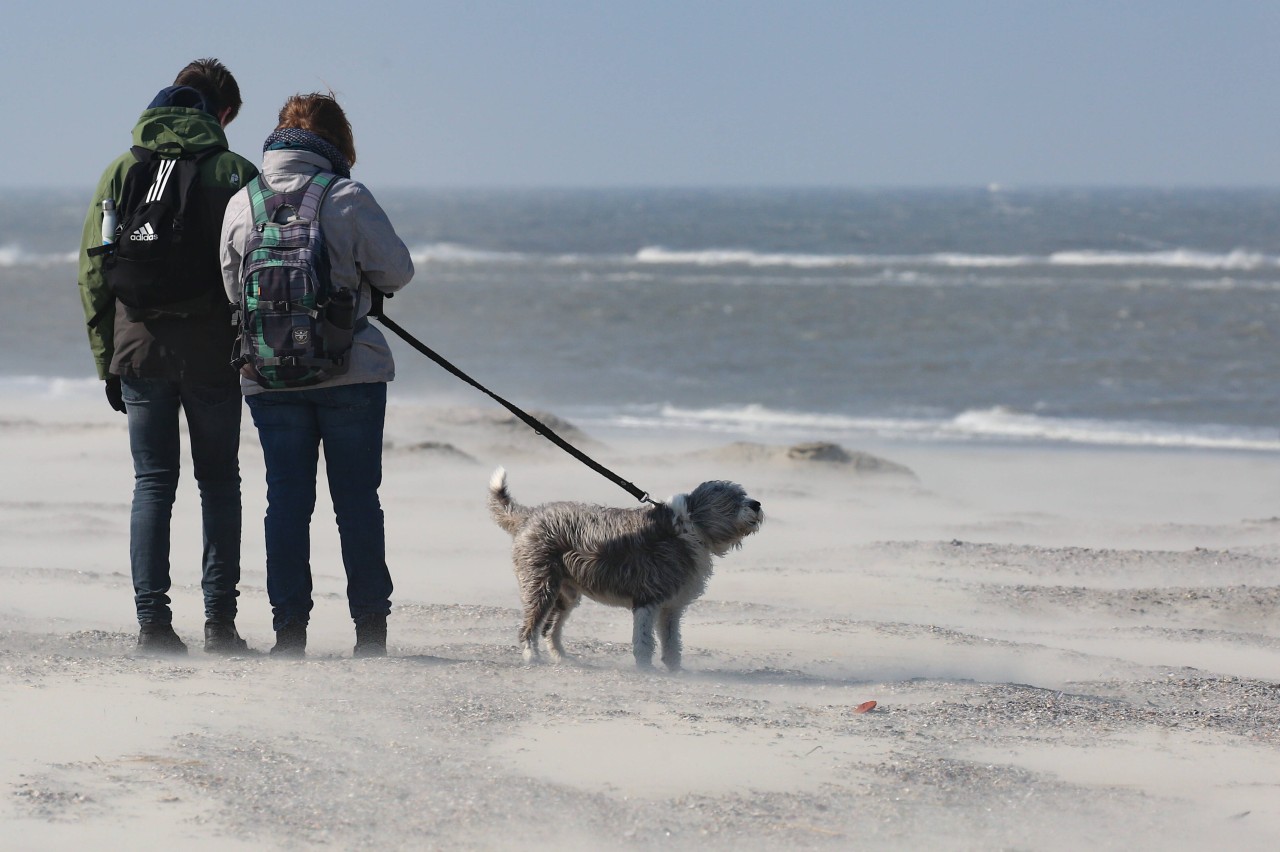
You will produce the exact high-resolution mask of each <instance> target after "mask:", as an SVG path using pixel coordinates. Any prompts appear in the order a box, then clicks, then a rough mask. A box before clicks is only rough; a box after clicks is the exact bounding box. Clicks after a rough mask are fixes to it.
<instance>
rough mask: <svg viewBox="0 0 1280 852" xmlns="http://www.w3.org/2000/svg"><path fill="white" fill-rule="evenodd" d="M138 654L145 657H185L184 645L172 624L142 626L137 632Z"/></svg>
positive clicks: (185, 649)
mask: <svg viewBox="0 0 1280 852" xmlns="http://www.w3.org/2000/svg"><path fill="white" fill-rule="evenodd" d="M138 653H139V654H142V655H143V656H146V657H185V656H186V655H187V646H186V644H185V643H184V642H183V641H182V640H181V639H179V638H178V634H177V633H175V632H173V625H172V624H144V625H142V627H141V629H140V630H139V631H138Z"/></svg>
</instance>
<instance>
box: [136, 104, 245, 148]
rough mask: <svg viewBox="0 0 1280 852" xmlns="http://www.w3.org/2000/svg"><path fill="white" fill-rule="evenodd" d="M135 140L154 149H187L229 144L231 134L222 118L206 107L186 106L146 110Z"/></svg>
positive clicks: (141, 117)
mask: <svg viewBox="0 0 1280 852" xmlns="http://www.w3.org/2000/svg"><path fill="white" fill-rule="evenodd" d="M133 144H135V145H141V146H142V147H143V148H148V149H150V150H152V151H156V150H159V149H160V148H173V147H175V146H176V147H179V148H181V149H182V150H183V151H186V152H187V153H195V152H197V151H203V150H205V149H206V148H226V147H227V134H226V133H224V132H223V130H222V125H220V124H218V120H217V119H216V118H214V117H213V116H212V115H210V114H209V113H207V112H205V111H204V110H202V109H196V108H194V107H185V106H162V107H151V108H148V109H146V110H143V112H142V115H141V116H140V117H139V118H138V123H137V124H136V125H134V128H133Z"/></svg>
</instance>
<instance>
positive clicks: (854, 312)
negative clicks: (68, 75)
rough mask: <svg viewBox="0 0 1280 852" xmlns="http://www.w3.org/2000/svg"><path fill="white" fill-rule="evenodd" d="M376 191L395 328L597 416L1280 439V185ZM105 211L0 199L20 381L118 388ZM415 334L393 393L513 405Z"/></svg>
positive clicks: (639, 424) (852, 430)
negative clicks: (91, 343)
mask: <svg viewBox="0 0 1280 852" xmlns="http://www.w3.org/2000/svg"><path fill="white" fill-rule="evenodd" d="M370 189H372V191H373V192H374V194H375V195H376V196H377V197H378V198H379V200H380V201H381V203H382V204H383V206H384V207H385V208H386V210H387V212H388V214H389V215H390V217H391V220H392V222H393V223H394V225H395V227H396V229H397V231H398V232H399V233H400V235H401V236H402V238H403V239H404V241H405V243H406V244H407V245H408V246H409V247H410V250H411V252H412V253H413V257H414V262H415V264H416V267H417V275H416V276H415V279H414V281H413V282H412V283H411V284H410V285H409V287H408V288H407V289H406V290H405V291H404V292H403V293H401V294H400V295H398V296H397V297H396V298H394V299H393V300H391V301H389V302H388V303H387V313H388V315H390V316H392V317H393V318H394V319H395V320H396V321H398V322H399V323H400V324H401V325H403V326H404V327H406V328H407V329H409V330H410V331H412V332H413V333H415V334H416V335H417V336H419V337H420V338H421V339H422V340H423V341H424V342H425V343H427V345H429V346H431V347H432V348H434V349H435V350H436V351H437V352H439V353H440V354H442V355H443V356H444V357H446V358H448V359H450V360H451V361H452V362H453V363H454V364H456V365H457V366H458V367H460V368H461V369H462V370H464V371H466V372H467V373H469V374H471V375H472V376H473V377H474V378H475V379H476V380H478V381H479V382H481V383H482V384H484V385H486V386H488V387H489V388H491V389H492V390H493V391H495V392H496V393H498V394H499V395H502V396H505V397H506V398H508V399H510V400H511V401H512V402H514V403H516V404H517V405H520V406H522V407H525V408H529V409H537V410H542V411H552V412H554V413H556V414H558V415H560V416H562V417H564V418H566V419H569V420H571V421H574V422H577V423H578V424H579V425H582V426H585V427H587V428H591V427H593V426H594V427H598V428H610V429H617V428H634V429H643V430H651V431H652V430H663V429H681V430H686V431H687V430H697V431H706V432H717V433H725V434H729V433H731V434H734V435H753V434H754V435H759V436H771V437H775V438H781V439H786V438H793V437H794V438H809V439H816V438H822V439H830V440H844V441H857V440H859V439H865V438H869V437H874V438H876V439H880V440H890V441H893V440H911V441H917V440H925V441H966V442H981V441H987V442H990V441H1016V442H1024V443H1046V444H1048V443H1052V444H1078V443H1085V444H1094V445H1117V446H1139V447H1142V446H1147V447H1170V448H1180V447H1188V448H1220V449H1228V450H1245V451H1261V452H1274V451H1280V430H1278V425H1280V382H1278V381H1277V377H1278V376H1280V347H1277V322H1278V321H1280V191H1275V190H1258V191H1244V190H1238V191H1211V190H1177V191H1173V190H1170V191H1159V190H1035V191H1017V190H1010V189H1002V188H999V187H990V188H985V189H972V190H794V191H788V190H745V189H744V190H597V191H592V190H580V191H567V190H566V191H556V190H512V191H488V190H486V191H479V190H473V191H464V190H447V191H446V190H405V189H397V188H395V187H378V186H373V187H370ZM82 196H83V197H82ZM92 201H93V199H90V198H89V197H88V193H87V192H86V193H74V192H70V191H59V192H54V193H45V194H35V193H31V192H19V193H16V194H10V195H8V196H7V197H6V198H5V199H4V200H3V201H0V293H2V294H3V297H4V306H5V307H4V310H3V311H2V312H0V346H2V347H3V353H4V358H3V359H0V392H6V393H33V392H41V391H51V392H53V391H55V389H56V392H64V393H73V392H76V389H78V388H80V389H86V390H85V392H94V393H97V392H99V391H98V390H97V388H96V382H95V381H93V378H92V377H93V373H92V364H91V361H90V358H89V353H88V347H87V343H86V341H85V336H84V330H83V325H84V316H83V312H82V310H81V308H80V303H79V297H78V294H77V289H76V285H75V279H76V262H75V261H76V251H77V248H78V244H79V240H80V233H81V227H82V224H83V219H84V215H85V213H86V212H87V211H88V208H89V205H90V203H92ZM388 336H390V333H389V332H388ZM393 348H394V350H395V353H396V360H397V377H396V381H395V384H394V385H393V388H392V399H393V400H398V401H401V402H405V401H422V402H428V403H444V404H468V405H488V404H492V403H490V402H489V401H488V399H487V398H486V397H484V396H483V395H482V394H480V393H479V392H478V391H475V390H474V389H472V388H470V387H468V386H466V385H464V384H462V383H461V382H459V381H458V380H457V379H456V378H454V377H453V376H451V375H449V374H447V373H446V372H444V371H443V370H441V369H440V368H439V367H437V366H436V365H434V364H432V363H431V362H429V361H427V360H426V359H424V358H422V357H421V356H420V355H418V354H417V353H416V352H414V351H413V350H411V349H409V348H408V347H406V346H404V345H403V344H401V343H399V341H394V340H393Z"/></svg>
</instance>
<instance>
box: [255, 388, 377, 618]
mask: <svg viewBox="0 0 1280 852" xmlns="http://www.w3.org/2000/svg"><path fill="white" fill-rule="evenodd" d="M245 399H246V401H247V402H248V404H249V412H250V413H251V414H252V415H253V423H254V425H255V426H256V427H257V428H258V438H259V440H260V441H261V442H262V456H263V459H264V461H265V462H266V466H267V518H266V542H267V597H268V598H269V599H270V600H271V612H272V614H273V615H274V619H273V623H274V626H275V629H276V630H279V629H281V628H282V627H283V626H284V625H286V624H291V623H301V624H306V623H307V622H308V621H309V620H310V617H311V607H312V600H311V590H312V584H311V515H312V513H313V512H314V510H315V506H316V466H317V463H318V460H319V451H320V446H321V444H323V445H324V463H325V472H326V474H327V475H328V479H329V496H330V497H331V498H332V499H333V513H334V515H335V516H336V517H337V521H338V535H339V537H340V538H341V541H342V565H343V568H344V569H346V574H347V603H348V606H349V608H350V611H351V617H352V618H353V619H359V618H360V617H361V616H365V615H384V616H385V615H387V614H388V613H390V612H391V588H392V587H391V572H390V570H388V568H387V557H386V539H385V536H384V532H383V520H382V504H381V503H380V502H379V501H378V487H379V486H380V485H381V484H382V427H383V423H384V421H385V419H386V412H387V385H386V383H385V382H371V383H366V384H353V385H338V386H336V387H325V388H306V389H302V390H290V391H264V392H262V393H257V394H252V395H250V396H248V397H246V398H245Z"/></svg>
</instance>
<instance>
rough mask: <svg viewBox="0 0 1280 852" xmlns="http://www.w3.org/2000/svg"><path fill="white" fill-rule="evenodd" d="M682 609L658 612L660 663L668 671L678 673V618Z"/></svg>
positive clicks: (670, 608) (681, 613)
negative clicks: (660, 644) (660, 645)
mask: <svg viewBox="0 0 1280 852" xmlns="http://www.w3.org/2000/svg"><path fill="white" fill-rule="evenodd" d="M682 615H684V610H683V609H678V608H675V607H663V608H662V609H661V610H659V611H658V639H659V640H660V641H661V642H662V662H663V664H665V665H666V667H667V669H668V671H673V672H678V671H680V652H681V650H682V648H681V645H680V617H681V616H682Z"/></svg>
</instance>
